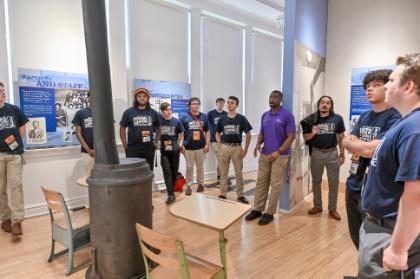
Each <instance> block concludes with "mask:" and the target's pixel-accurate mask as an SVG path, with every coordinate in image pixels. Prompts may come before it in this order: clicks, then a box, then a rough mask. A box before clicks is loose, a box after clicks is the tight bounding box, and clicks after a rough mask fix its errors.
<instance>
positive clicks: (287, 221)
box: [0, 173, 357, 279]
mask: <svg viewBox="0 0 420 279" xmlns="http://www.w3.org/2000/svg"><path fill="white" fill-rule="evenodd" d="M244 178H245V179H247V178H248V179H255V173H248V174H245V175H244ZM250 187H255V183H254V182H253V183H250V184H249V185H247V188H248V189H249V188H250ZM341 187H342V185H341ZM206 193H207V194H209V195H218V190H217V189H207V190H206ZM183 197H184V196H183V195H180V196H178V200H179V199H182V198H183ZM228 198H232V199H233V198H235V194H234V193H229V194H228ZM165 199H166V195H165V194H163V193H155V194H154V196H153V204H154V207H155V210H154V216H153V219H154V229H155V230H156V231H159V232H161V233H165V234H170V235H172V236H174V237H177V238H180V239H181V240H183V241H184V244H185V247H186V250H187V252H188V253H191V254H195V255H198V256H200V257H202V258H205V259H207V260H210V261H213V262H215V263H219V261H220V260H219V250H218V235H217V233H216V232H214V231H212V230H210V229H206V228H204V227H201V226H199V225H195V224H191V223H188V222H187V221H183V220H180V219H178V218H176V217H174V216H172V215H171V214H170V213H169V208H168V207H167V206H166V205H165ZM323 201H324V203H325V204H326V202H327V201H328V199H327V192H326V191H323ZM325 206H326V205H325ZM310 207H311V203H310V201H307V202H303V203H302V204H301V205H300V206H299V207H298V208H296V209H295V210H294V211H293V212H292V213H290V214H285V213H279V214H277V215H276V216H275V218H274V222H272V223H271V224H269V225H267V226H259V225H258V224H257V221H254V222H251V223H249V222H246V221H245V220H243V219H242V220H240V221H238V222H237V223H235V224H234V225H233V226H232V227H230V228H229V229H228V230H227V231H226V232H225V236H226V237H227V239H228V244H227V257H228V275H229V278H258V279H263V278H285V279H289V278H328V279H331V278H343V276H345V275H354V274H356V271H357V252H356V249H355V248H354V246H353V244H352V242H351V240H350V237H349V234H348V230H347V220H346V216H345V215H346V214H345V208H344V193H343V190H342V188H341V191H340V193H339V198H338V211H339V212H340V214H341V216H342V218H343V219H342V220H341V221H335V220H333V219H331V218H329V217H328V211H327V210H325V208H324V212H323V213H322V214H321V215H318V216H308V215H307V214H306V212H307V210H308V209H309V208H310ZM23 228H24V235H23V237H22V238H16V239H12V238H11V235H10V234H7V233H5V232H3V231H1V232H0V278H2V279H6V278H7V279H9V278H13V279H16V278H25V279H26V278H28V279H29V278H31V279H35V278H39V279H41V278H42V279H48V278H64V277H65V276H64V273H65V270H66V264H67V262H66V260H67V256H63V257H61V258H59V259H57V260H56V261H54V262H53V263H48V262H47V258H48V255H49V251H50V243H51V242H50V241H51V240H50V234H51V233H50V224H49V217H48V216H41V217H36V218H31V219H28V220H26V221H25V222H24V227H23ZM89 257H90V253H89V251H88V249H84V250H81V251H79V252H77V253H76V257H75V258H76V264H78V263H80V262H83V261H85V260H88V259H89ZM139 264H143V263H142V262H139ZM85 271H86V269H82V270H80V271H78V272H76V273H74V274H72V275H70V276H68V277H67V278H84V276H85Z"/></svg>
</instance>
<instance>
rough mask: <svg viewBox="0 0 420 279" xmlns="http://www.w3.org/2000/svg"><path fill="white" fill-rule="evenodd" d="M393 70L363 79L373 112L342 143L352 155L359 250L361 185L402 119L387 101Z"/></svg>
mask: <svg viewBox="0 0 420 279" xmlns="http://www.w3.org/2000/svg"><path fill="white" fill-rule="evenodd" d="M391 72H392V71H391V70H375V71H371V72H369V73H367V74H366V76H365V77H364V78H363V87H364V89H365V90H366V96H367V100H368V101H369V103H371V104H372V105H373V109H372V110H369V111H366V112H365V113H363V114H362V115H361V116H360V117H359V120H358V122H357V123H356V125H354V128H353V130H352V131H351V134H350V135H348V136H346V137H345V138H344V140H343V145H344V146H345V148H347V150H349V151H350V152H352V153H353V156H352V158H351V167H350V176H349V177H348V178H347V182H346V186H347V188H346V199H345V200H346V211H347V223H348V227H349V232H350V237H351V239H352V241H353V243H354V245H355V246H356V248H358V247H359V230H360V226H361V225H362V222H363V219H364V215H363V213H362V211H361V208H360V201H361V196H360V192H361V191H362V185H363V181H364V177H365V174H366V172H367V168H368V166H369V163H370V158H371V157H372V156H373V151H374V150H375V148H376V146H377V143H378V141H373V140H375V139H378V140H380V139H382V138H383V136H384V134H385V132H386V131H388V130H389V129H390V128H391V127H392V126H393V125H394V124H395V122H396V121H397V120H398V119H400V118H401V115H400V114H399V112H398V111H397V110H395V109H394V108H391V107H390V106H389V105H388V104H387V103H386V102H385V87H384V85H385V83H387V82H388V78H389V75H390V74H391Z"/></svg>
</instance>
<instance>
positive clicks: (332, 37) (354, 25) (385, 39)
mask: <svg viewBox="0 0 420 279" xmlns="http://www.w3.org/2000/svg"><path fill="white" fill-rule="evenodd" d="M419 11H420V1H418V0H402V1H394V0H371V1H365V0H352V1H347V0H334V1H330V2H329V7H328V36H327V56H326V57H327V59H326V94H327V95H331V96H332V97H333V98H334V102H335V110H336V111H337V112H338V113H340V114H341V115H342V116H343V117H344V119H345V120H346V128H347V129H348V127H349V110H350V84H351V70H352V68H358V67H367V66H376V65H389V64H394V63H395V60H396V58H397V56H399V55H403V54H406V53H412V52H420V36H419V35H418V33H419V31H418V13H419ZM349 157H350V156H349V155H347V158H346V164H345V166H344V167H343V168H342V169H341V172H340V181H342V182H344V181H345V180H346V178H347V176H348V169H349V166H350V158H349Z"/></svg>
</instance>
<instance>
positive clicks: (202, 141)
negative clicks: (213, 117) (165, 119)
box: [181, 97, 210, 195]
mask: <svg viewBox="0 0 420 279" xmlns="http://www.w3.org/2000/svg"><path fill="white" fill-rule="evenodd" d="M200 105H201V101H200V99H199V98H197V97H192V98H191V99H190V100H189V101H188V106H189V107H190V109H191V110H190V112H188V114H186V115H184V116H182V117H181V123H182V125H183V126H184V129H185V132H184V147H185V152H184V155H185V159H186V161H187V171H186V177H187V188H186V190H185V194H186V195H191V184H192V182H193V169H194V164H195V166H196V168H197V183H198V187H197V192H203V191H204V186H203V185H204V160H205V153H207V152H208V151H209V144H210V131H209V123H208V119H207V116H206V115H205V114H204V113H202V112H200Z"/></svg>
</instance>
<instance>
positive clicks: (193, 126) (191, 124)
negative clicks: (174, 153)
mask: <svg viewBox="0 0 420 279" xmlns="http://www.w3.org/2000/svg"><path fill="white" fill-rule="evenodd" d="M196 117H197V118H198V119H199V120H200V122H201V125H202V129H201V128H200V124H199V123H198V122H197V121H195V119H194V118H193V117H192V116H191V114H190V113H188V114H185V115H183V116H182V117H181V123H182V125H183V126H184V129H185V132H184V146H185V149H188V150H198V149H201V148H204V146H205V145H206V137H205V135H204V133H203V131H204V132H207V131H208V129H209V122H208V119H207V116H206V115H205V114H204V113H201V112H200V113H199V114H198V115H197V116H196Z"/></svg>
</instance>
